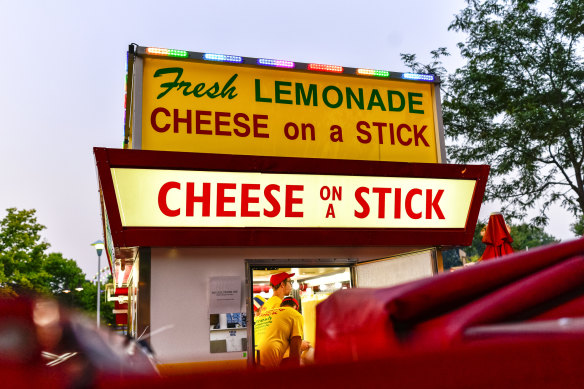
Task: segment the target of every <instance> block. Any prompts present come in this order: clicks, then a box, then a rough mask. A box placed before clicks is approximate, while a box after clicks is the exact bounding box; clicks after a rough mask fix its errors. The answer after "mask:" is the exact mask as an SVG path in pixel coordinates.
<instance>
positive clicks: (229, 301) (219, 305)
mask: <svg viewBox="0 0 584 389" xmlns="http://www.w3.org/2000/svg"><path fill="white" fill-rule="evenodd" d="M209 292H210V293H209V313H232V312H240V311H241V277H238V276H234V277H212V278H210V279H209Z"/></svg>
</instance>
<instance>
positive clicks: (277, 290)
mask: <svg viewBox="0 0 584 389" xmlns="http://www.w3.org/2000/svg"><path fill="white" fill-rule="evenodd" d="M293 276H294V273H291V274H289V273H286V272H281V273H278V274H274V275H273V276H272V277H270V286H271V287H272V289H273V290H274V294H273V296H272V297H270V298H269V299H268V301H266V302H265V303H264V305H263V307H262V310H263V311H267V310H269V309H272V308H277V307H279V306H280V304H281V303H282V300H283V299H284V297H285V296H288V295H289V294H290V292H291V291H292V278H291V277H293Z"/></svg>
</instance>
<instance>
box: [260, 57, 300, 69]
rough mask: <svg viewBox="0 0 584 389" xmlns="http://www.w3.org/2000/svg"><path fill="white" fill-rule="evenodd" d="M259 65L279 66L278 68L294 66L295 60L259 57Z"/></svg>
mask: <svg viewBox="0 0 584 389" xmlns="http://www.w3.org/2000/svg"><path fill="white" fill-rule="evenodd" d="M258 65H263V66H274V67H278V68H293V67H294V62H292V61H284V60H281V59H267V58H260V59H258Z"/></svg>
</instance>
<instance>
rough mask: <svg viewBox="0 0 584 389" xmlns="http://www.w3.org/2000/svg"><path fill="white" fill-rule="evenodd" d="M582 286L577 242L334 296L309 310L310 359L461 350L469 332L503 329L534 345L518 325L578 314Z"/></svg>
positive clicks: (582, 250)
mask: <svg viewBox="0 0 584 389" xmlns="http://www.w3.org/2000/svg"><path fill="white" fill-rule="evenodd" d="M583 278H584V238H583V239H578V240H575V241H571V242H566V243H562V244H557V245H550V246H546V247H542V248H539V249H534V250H530V251H529V252H521V253H516V254H513V255H509V256H506V257H504V258H501V259H499V260H497V261H489V262H483V263H479V264H477V265H475V266H471V267H467V268H465V269H463V270H459V271H456V272H453V273H445V274H442V275H440V276H437V277H432V278H428V279H424V280H419V281H415V282H411V283H407V284H403V285H400V286H397V287H393V288H386V289H369V290H343V291H339V292H336V293H334V294H333V295H332V296H331V297H329V298H328V299H327V300H325V301H323V302H322V303H320V304H319V305H318V306H317V317H318V321H317V329H316V344H318V348H316V357H317V360H319V361H321V362H344V361H350V360H362V359H371V358H381V357H387V356H391V355H392V356H396V355H402V354H408V353H412V352H430V351H436V352H441V351H446V350H449V349H451V348H453V347H469V346H472V343H473V341H476V340H477V338H476V333H475V334H474V335H472V329H473V328H476V327H481V326H482V327H483V328H484V326H493V325H500V324H504V323H518V324H519V327H517V328H518V329H517V330H516V331H515V332H514V333H515V337H516V336H517V334H518V333H519V334H521V333H522V331H523V335H526V334H528V335H529V336H530V339H534V335H533V334H532V333H531V332H529V331H527V329H526V328H524V327H521V325H522V323H523V325H525V326H527V325H528V324H527V323H528V322H529V323H531V322H533V321H542V320H556V319H560V318H565V317H576V316H578V315H580V314H581V313H582V312H583V311H584V310H583V307H584V304H583V296H584V288H583V287H582V282H581V280H582V279H583ZM469 331H470V332H469ZM552 332H553V331H552ZM556 332H557V331H556ZM578 334H579V335H578V336H579V337H578V338H577V339H580V337H583V336H584V324H583V325H581V328H579V332H578ZM471 335H472V336H471ZM552 335H553V334H552ZM552 335H550V336H552ZM556 335H557V333H556ZM500 336H501V337H505V336H503V333H502V332H501V333H500ZM553 336H555V335H553ZM524 338H525V336H524ZM535 339H536V340H540V341H541V340H544V339H545V337H544V338H542V337H539V338H538V337H537V336H535ZM489 341H491V342H496V341H502V339H501V338H498V337H497V336H495V337H491V338H490V339H489Z"/></svg>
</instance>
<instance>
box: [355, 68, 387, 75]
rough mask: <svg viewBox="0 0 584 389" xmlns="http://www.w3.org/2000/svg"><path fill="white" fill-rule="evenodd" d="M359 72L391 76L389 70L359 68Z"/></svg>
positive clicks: (361, 73)
mask: <svg viewBox="0 0 584 389" xmlns="http://www.w3.org/2000/svg"><path fill="white" fill-rule="evenodd" d="M356 73H357V74H360V75H362V76H375V77H389V72H388V71H387V70H373V69H362V68H359V69H357V72H356Z"/></svg>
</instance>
